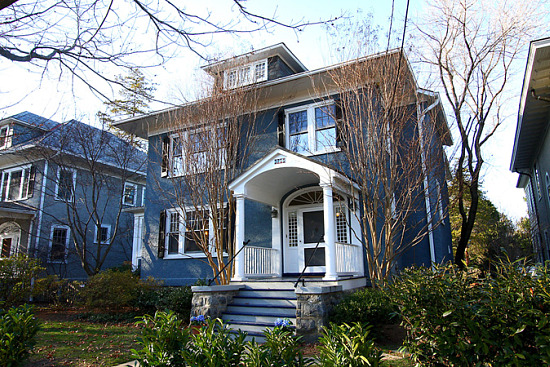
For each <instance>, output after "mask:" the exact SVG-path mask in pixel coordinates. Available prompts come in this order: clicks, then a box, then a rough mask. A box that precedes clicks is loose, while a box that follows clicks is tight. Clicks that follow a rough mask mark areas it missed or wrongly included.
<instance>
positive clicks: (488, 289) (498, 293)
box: [391, 263, 550, 366]
mask: <svg viewBox="0 0 550 367" xmlns="http://www.w3.org/2000/svg"><path fill="white" fill-rule="evenodd" d="M549 280H550V277H549V273H548V271H547V269H546V268H539V269H538V270H537V273H536V275H535V276H531V275H529V274H526V272H525V271H524V269H522V268H521V267H518V264H517V263H514V264H501V265H500V266H498V267H497V268H496V269H495V271H494V273H493V275H492V277H490V278H478V277H477V276H476V275H475V274H474V273H469V272H467V271H461V270H458V269H456V268H453V267H450V266H448V267H441V268H437V269H435V270H431V269H412V270H406V271H404V272H403V273H402V274H401V275H400V276H399V277H398V278H397V279H395V280H394V282H393V284H392V286H391V292H392V295H393V299H394V300H395V301H396V302H397V303H398V304H399V307H400V310H401V315H402V318H403V324H404V326H405V328H406V329H407V339H406V341H405V346H406V348H407V350H408V351H409V352H411V353H412V355H413V358H414V359H415V361H416V362H419V363H422V364H423V365H427V366H484V365H491V366H541V365H548V364H549V363H550V323H549V322H548V321H549V311H550V293H549V292H548V289H550V283H549Z"/></svg>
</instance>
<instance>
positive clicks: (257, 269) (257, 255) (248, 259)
mask: <svg viewBox="0 0 550 367" xmlns="http://www.w3.org/2000/svg"><path fill="white" fill-rule="evenodd" d="M276 255H277V250H275V249H272V248H269V247H256V246H246V247H245V248H244V273H245V274H246V275H248V276H261V275H275V274H277V269H276V268H277V266H276V265H277V261H276V260H277V259H276Z"/></svg>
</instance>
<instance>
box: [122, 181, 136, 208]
mask: <svg viewBox="0 0 550 367" xmlns="http://www.w3.org/2000/svg"><path fill="white" fill-rule="evenodd" d="M127 186H131V187H133V189H134V199H133V200H132V203H127V202H126V187H127ZM137 196H138V186H137V185H136V184H134V183H131V182H125V183H124V191H123V192H122V204H124V205H128V206H135V205H136V199H137Z"/></svg>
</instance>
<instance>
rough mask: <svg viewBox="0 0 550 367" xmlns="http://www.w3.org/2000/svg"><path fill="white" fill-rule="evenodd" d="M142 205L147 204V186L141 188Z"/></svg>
mask: <svg viewBox="0 0 550 367" xmlns="http://www.w3.org/2000/svg"><path fill="white" fill-rule="evenodd" d="M141 206H145V186H143V187H142V188H141Z"/></svg>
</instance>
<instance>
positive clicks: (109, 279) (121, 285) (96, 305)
mask: <svg viewBox="0 0 550 367" xmlns="http://www.w3.org/2000/svg"><path fill="white" fill-rule="evenodd" d="M157 287H158V284H157V283H156V282H154V281H152V280H145V281H142V280H140V279H139V277H138V276H137V275H134V274H133V273H132V272H131V271H130V270H120V269H109V270H105V271H102V272H101V273H99V274H96V275H94V276H92V277H90V279H88V282H87V283H86V285H85V287H83V288H82V290H81V294H80V295H81V297H82V300H83V302H84V304H85V305H86V306H87V307H89V308H91V309H103V310H105V309H108V310H112V311H117V310H121V309H124V308H126V307H132V308H133V307H135V302H136V300H137V299H138V297H139V295H140V293H141V292H143V291H146V290H149V289H156V288H157Z"/></svg>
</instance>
